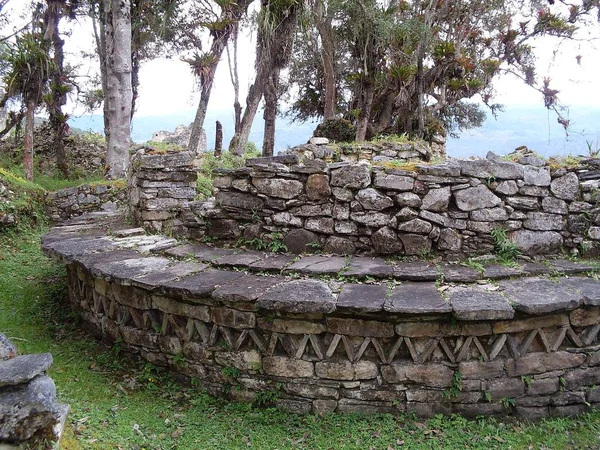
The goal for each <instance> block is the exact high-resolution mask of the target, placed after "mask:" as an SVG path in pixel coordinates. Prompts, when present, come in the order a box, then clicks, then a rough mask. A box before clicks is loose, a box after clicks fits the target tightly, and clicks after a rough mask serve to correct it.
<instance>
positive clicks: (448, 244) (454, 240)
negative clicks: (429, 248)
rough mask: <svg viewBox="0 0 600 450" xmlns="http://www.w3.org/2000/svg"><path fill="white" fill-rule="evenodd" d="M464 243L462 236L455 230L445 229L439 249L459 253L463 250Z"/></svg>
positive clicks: (442, 232)
mask: <svg viewBox="0 0 600 450" xmlns="http://www.w3.org/2000/svg"><path fill="white" fill-rule="evenodd" d="M462 243H463V242H462V238H461V236H460V235H459V234H458V233H457V232H456V231H455V230H452V229H449V228H444V229H443V230H441V231H440V237H439V238H438V241H437V248H438V249H440V250H449V251H452V252H458V251H460V249H461V248H462Z"/></svg>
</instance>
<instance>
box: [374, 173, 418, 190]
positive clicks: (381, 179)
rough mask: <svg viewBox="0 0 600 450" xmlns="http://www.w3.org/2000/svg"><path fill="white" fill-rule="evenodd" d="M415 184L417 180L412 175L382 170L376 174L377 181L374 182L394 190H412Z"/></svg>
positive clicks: (376, 184) (381, 186)
mask: <svg viewBox="0 0 600 450" xmlns="http://www.w3.org/2000/svg"><path fill="white" fill-rule="evenodd" d="M414 184H415V180H414V179H413V178H411V177H404V176H399V175H389V174H386V173H381V172H378V173H376V174H375V182H374V183H373V185H374V186H375V187H377V188H382V189H391V190H394V191H411V190H412V188H413V186H414Z"/></svg>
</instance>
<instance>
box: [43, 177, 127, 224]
mask: <svg viewBox="0 0 600 450" xmlns="http://www.w3.org/2000/svg"><path fill="white" fill-rule="evenodd" d="M47 199H48V202H47V205H48V206H47V207H48V215H49V216H50V218H51V219H52V220H53V221H59V220H66V219H70V218H72V217H77V216H79V215H81V214H84V213H88V212H93V211H114V210H116V209H117V208H119V207H120V206H123V205H124V204H125V201H126V199H127V192H126V188H125V184H120V183H118V182H115V183H102V184H93V185H90V184H84V185H82V186H76V187H70V188H64V189H59V190H58V191H55V192H49V193H48V197H47Z"/></svg>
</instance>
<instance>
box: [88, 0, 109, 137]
mask: <svg viewBox="0 0 600 450" xmlns="http://www.w3.org/2000/svg"><path fill="white" fill-rule="evenodd" d="M103 2H104V0H99V1H98V3H97V4H98V11H96V7H95V3H92V4H91V10H90V17H91V19H92V29H93V31H94V39H95V41H96V51H97V52H98V60H99V61H100V82H101V85H102V96H103V102H102V112H103V115H102V117H103V120H104V138H105V139H106V142H108V141H110V126H109V123H108V118H109V112H108V98H107V95H106V94H107V92H108V85H107V83H108V71H107V68H106V62H107V57H106V23H105V20H106V16H105V14H104V3H103ZM96 17H98V20H96Z"/></svg>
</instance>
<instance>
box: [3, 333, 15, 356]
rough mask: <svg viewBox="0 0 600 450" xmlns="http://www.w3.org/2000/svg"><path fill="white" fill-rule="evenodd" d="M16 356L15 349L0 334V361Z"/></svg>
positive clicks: (8, 340)
mask: <svg viewBox="0 0 600 450" xmlns="http://www.w3.org/2000/svg"><path fill="white" fill-rule="evenodd" d="M15 356H17V347H15V344H13V343H12V342H11V341H10V339H8V338H7V337H6V336H5V335H4V334H2V333H0V361H5V360H7V359H12V358H14V357H15Z"/></svg>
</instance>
